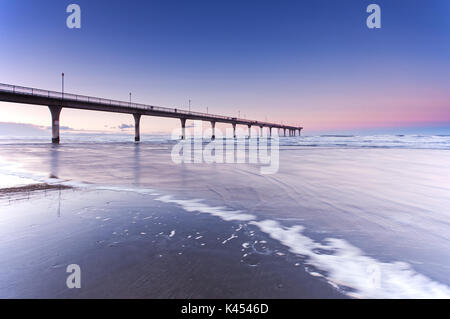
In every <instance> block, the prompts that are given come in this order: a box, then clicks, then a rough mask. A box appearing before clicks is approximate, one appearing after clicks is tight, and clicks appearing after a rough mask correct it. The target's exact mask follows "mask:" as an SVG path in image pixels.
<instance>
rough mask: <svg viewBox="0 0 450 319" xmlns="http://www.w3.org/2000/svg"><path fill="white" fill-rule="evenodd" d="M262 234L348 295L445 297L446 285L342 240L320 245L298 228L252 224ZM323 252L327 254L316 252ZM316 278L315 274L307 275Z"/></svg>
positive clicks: (449, 293)
mask: <svg viewBox="0 0 450 319" xmlns="http://www.w3.org/2000/svg"><path fill="white" fill-rule="evenodd" d="M251 224H254V225H256V226H258V227H259V228H260V229H261V230H262V231H263V232H265V233H267V234H268V235H269V236H270V237H272V238H273V239H276V240H278V241H280V242H281V243H282V244H284V245H285V246H287V247H289V249H290V251H291V252H293V253H295V254H299V255H302V256H305V257H307V261H306V263H307V264H310V265H312V266H314V267H316V268H318V269H320V270H322V271H325V272H326V275H324V276H325V277H326V278H327V279H328V280H329V281H330V283H334V284H335V285H338V286H347V287H351V288H353V289H354V291H351V292H347V294H348V295H350V296H352V297H358V298H449V297H450V289H449V287H447V286H446V285H443V284H440V283H438V282H435V281H432V280H431V279H429V278H428V277H425V276H424V275H422V274H419V273H417V272H415V271H414V270H413V269H412V268H411V266H410V265H408V264H406V263H403V262H393V263H388V262H381V261H378V260H376V259H374V258H372V257H368V256H365V255H364V253H363V252H362V251H361V250H360V249H359V248H357V247H355V246H353V245H351V244H350V243H348V242H347V241H345V240H342V239H336V238H328V239H326V240H325V244H321V243H319V242H316V241H314V240H312V239H311V238H309V237H307V236H305V235H303V234H302V232H303V229H304V228H303V227H302V226H293V227H290V228H286V227H283V226H281V225H280V224H279V223H278V222H276V221H273V220H264V221H253V222H251ZM317 249H326V250H327V251H331V254H325V253H319V252H317ZM311 274H312V275H316V274H317V272H311Z"/></svg>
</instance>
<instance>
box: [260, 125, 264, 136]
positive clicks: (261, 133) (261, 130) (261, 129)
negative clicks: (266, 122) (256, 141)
mask: <svg viewBox="0 0 450 319" xmlns="http://www.w3.org/2000/svg"><path fill="white" fill-rule="evenodd" d="M263 128H264V127H263V126H260V127H259V137H262V136H263Z"/></svg>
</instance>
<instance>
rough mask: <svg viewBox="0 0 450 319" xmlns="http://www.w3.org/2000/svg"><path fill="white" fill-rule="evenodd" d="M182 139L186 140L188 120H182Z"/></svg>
mask: <svg viewBox="0 0 450 319" xmlns="http://www.w3.org/2000/svg"><path fill="white" fill-rule="evenodd" d="M180 121H181V139H182V140H184V139H186V119H183V118H181V119H180Z"/></svg>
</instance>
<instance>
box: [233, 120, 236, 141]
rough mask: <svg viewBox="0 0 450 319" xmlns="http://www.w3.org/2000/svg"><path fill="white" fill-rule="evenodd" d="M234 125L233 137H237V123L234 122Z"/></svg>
mask: <svg viewBox="0 0 450 319" xmlns="http://www.w3.org/2000/svg"><path fill="white" fill-rule="evenodd" d="M232 125H233V138H236V123H232Z"/></svg>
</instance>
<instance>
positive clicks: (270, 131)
mask: <svg viewBox="0 0 450 319" xmlns="http://www.w3.org/2000/svg"><path fill="white" fill-rule="evenodd" d="M269 137H272V128H271V127H269Z"/></svg>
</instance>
